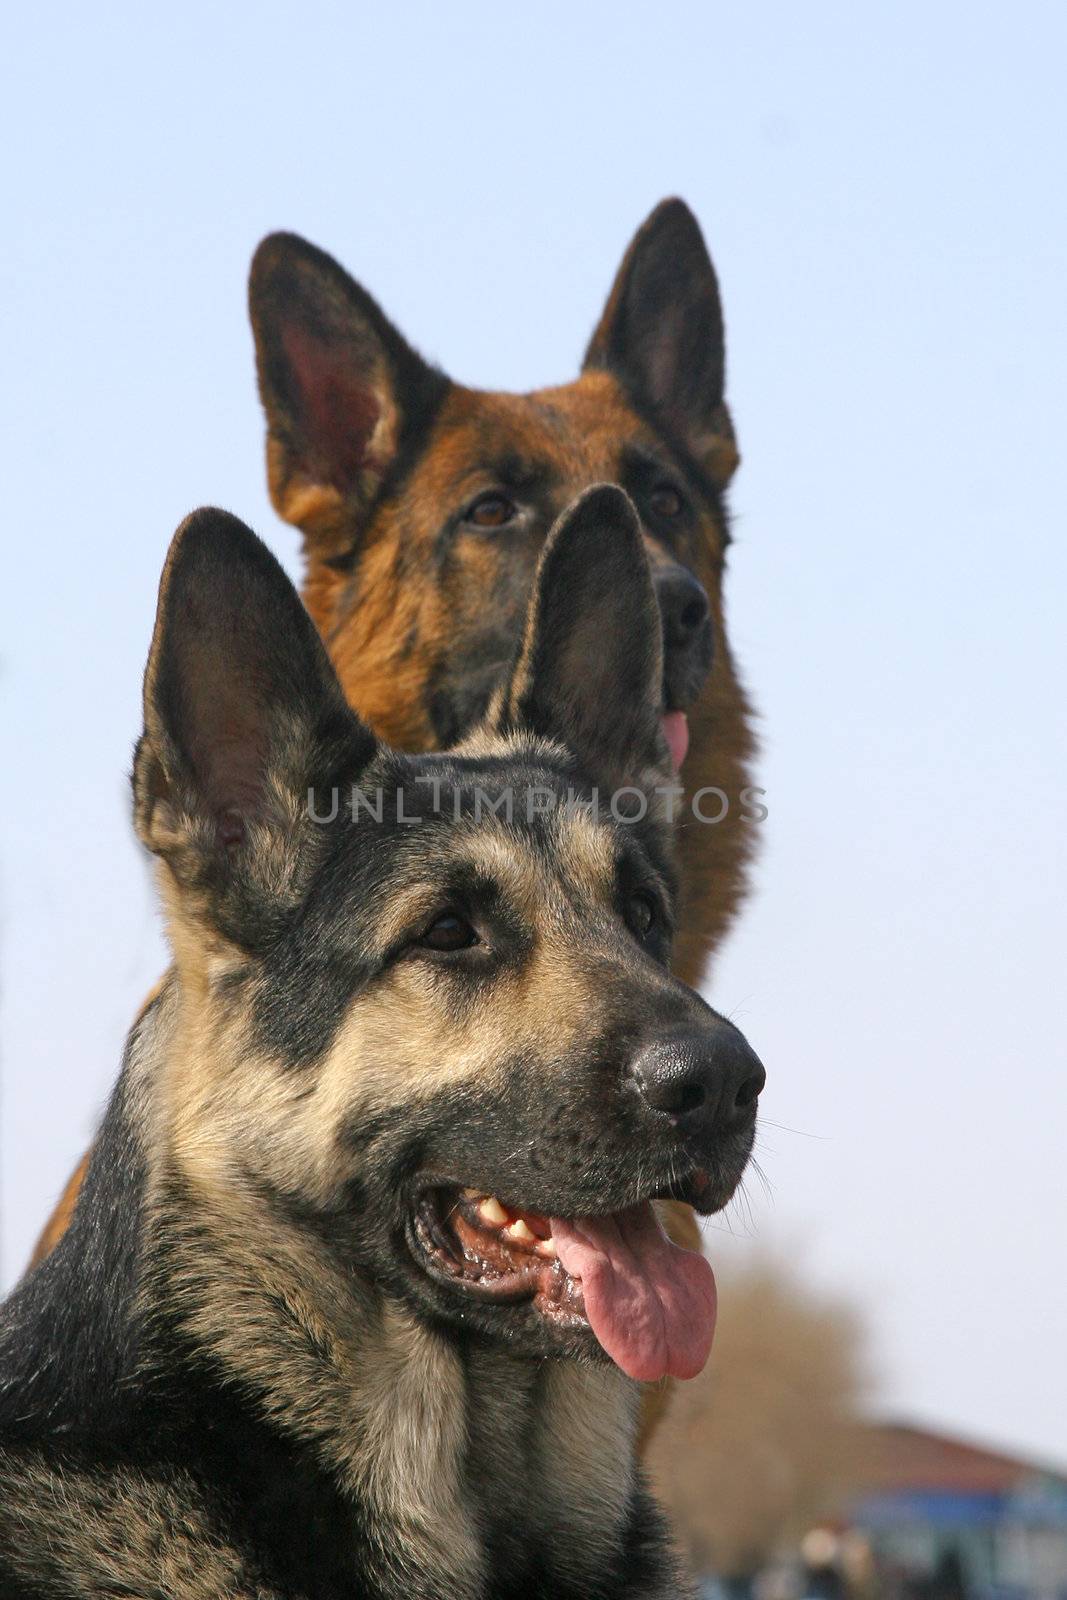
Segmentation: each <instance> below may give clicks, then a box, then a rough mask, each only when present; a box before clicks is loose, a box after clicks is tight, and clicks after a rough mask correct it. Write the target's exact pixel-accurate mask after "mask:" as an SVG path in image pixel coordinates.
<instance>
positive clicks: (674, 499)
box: [648, 483, 685, 517]
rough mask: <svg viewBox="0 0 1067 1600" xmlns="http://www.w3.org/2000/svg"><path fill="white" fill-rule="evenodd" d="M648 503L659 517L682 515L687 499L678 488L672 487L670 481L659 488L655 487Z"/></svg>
mask: <svg viewBox="0 0 1067 1600" xmlns="http://www.w3.org/2000/svg"><path fill="white" fill-rule="evenodd" d="M648 503H649V505H650V506H651V508H652V510H653V511H654V512H655V514H656V516H657V517H677V516H680V515H681V513H682V510H683V509H684V506H685V501H684V500H683V499H682V497H681V495H680V494H679V493H678V490H677V489H672V488H671V486H670V484H669V483H664V484H661V485H660V487H659V488H658V489H653V491H652V493H651V495H650V496H649V500H648Z"/></svg>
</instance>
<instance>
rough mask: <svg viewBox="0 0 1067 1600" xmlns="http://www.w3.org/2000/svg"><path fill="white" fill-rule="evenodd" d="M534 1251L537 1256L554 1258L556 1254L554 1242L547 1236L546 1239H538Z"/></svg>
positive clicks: (550, 1236)
mask: <svg viewBox="0 0 1067 1600" xmlns="http://www.w3.org/2000/svg"><path fill="white" fill-rule="evenodd" d="M534 1249H535V1250H536V1252H537V1254H538V1255H539V1256H554V1255H555V1253H556V1241H555V1239H553V1237H552V1235H551V1234H549V1236H548V1238H547V1239H538V1241H537V1243H536V1244H535V1245H534Z"/></svg>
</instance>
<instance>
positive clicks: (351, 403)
mask: <svg viewBox="0 0 1067 1600" xmlns="http://www.w3.org/2000/svg"><path fill="white" fill-rule="evenodd" d="M250 299H251V314H252V323H253V328H254V331H255V338H256V352H257V360H258V368H259V380H260V389H261V393H262V396H263V402H264V406H265V409H266V413H267V423H268V467H269V477H270V488H271V494H272V497H273V500H274V504H275V506H276V507H277V509H278V511H279V512H280V513H281V515H282V516H283V517H285V518H286V519H287V520H288V521H290V522H292V523H294V524H296V525H297V526H298V527H299V528H301V530H302V531H303V534H304V541H305V553H306V559H307V578H306V584H305V591H304V597H305V600H306V602H307V604H308V607H309V609H310V611H311V613H312V616H313V617H314V619H315V622H316V624H317V625H318V627H319V629H320V631H321V633H322V635H323V637H324V639H325V640H326V643H327V646H328V648H329V651H330V655H331V658H332V660H333V662H334V665H335V667H336V669H337V671H338V674H339V677H340V680H341V683H342V686H343V688H344V690H345V693H346V694H347V696H348V698H349V700H350V702H351V703H352V705H353V706H354V707H355V708H356V709H357V710H358V711H359V712H360V714H361V715H362V716H363V717H364V718H366V720H367V721H368V722H369V723H370V725H371V726H372V727H373V728H374V729H375V731H376V732H378V733H379V734H380V735H381V736H382V737H384V738H386V739H388V740H389V741H390V742H391V743H393V744H394V745H397V746H399V747H400V748H403V749H407V750H412V751H418V750H427V749H436V748H441V747H445V746H448V745H450V744H452V743H454V742H455V741H456V740H457V739H459V738H460V737H462V735H463V734H464V733H465V732H466V731H467V730H468V729H469V728H470V727H471V726H473V725H474V724H475V723H476V722H477V720H478V719H479V717H480V716H481V715H482V713H483V712H484V710H485V707H486V705H487V703H488V701H489V698H490V696H491V694H492V691H493V689H494V688H495V687H496V686H497V684H498V683H499V682H500V681H501V679H502V677H503V675H504V673H505V670H506V668H507V666H508V663H509V662H510V660H511V658H512V656H513V654H514V651H515V647H516V642H517V636H518V630H519V626H520V621H521V618H522V616H523V614H524V611H525V606H526V602H527V599H528V596H529V592H530V586H531V583H532V581H533V574H534V570H535V567H536V563H537V558H538V554H539V552H540V550H541V547H542V545H543V543H544V541H545V538H546V537H547V534H548V530H549V528H550V527H551V526H552V523H553V522H554V520H555V518H556V517H557V516H558V515H559V513H560V512H561V511H562V510H563V508H564V507H565V506H566V505H568V504H569V503H570V502H571V501H573V500H574V499H575V497H576V496H577V495H579V494H580V493H581V492H582V491H583V490H585V489H587V488H589V487H590V486H591V485H592V484H595V483H598V482H611V483H617V484H621V485H622V487H623V488H625V489H626V490H627V491H628V492H629V494H630V496H631V498H632V499H633V501H634V504H635V505H636V507H637V510H638V513H639V516H640V519H641V525H642V529H643V533H644V538H645V543H646V548H647V551H648V554H649V558H650V560H651V563H652V566H653V572H654V578H655V584H656V593H657V599H658V601H659V606H660V614H661V619H662V625H663V644H664V682H663V706H664V712H665V713H669V712H674V713H686V714H687V716H678V715H676V716H675V717H673V718H671V719H669V720H668V724H667V727H668V734H669V738H670V740H671V744H672V748H673V749H674V750H675V754H676V756H681V755H682V754H683V753H684V748H685V744H686V741H687V739H688V742H689V753H688V757H687V759H686V760H685V763H684V766H683V768H682V771H683V777H684V779H685V782H686V785H687V788H689V789H690V791H692V790H693V789H694V788H696V787H699V786H700V785H701V784H716V785H719V786H721V787H722V788H723V789H726V788H727V786H728V785H730V786H732V788H733V791H734V793H737V792H739V790H740V786H741V784H742V783H743V781H744V773H743V760H744V756H745V754H746V753H747V750H748V745H749V738H748V733H747V728H746V724H745V720H744V714H745V707H744V702H743V698H742V696H741V693H740V690H739V689H738V686H737V683H736V680H735V678H734V676H733V669H732V665H731V662H730V657H729V650H728V648H727V644H726V640H725V637H724V632H723V615H722V596H721V580H722V572H723V564H724V554H725V550H726V546H727V543H728V532H727V518H726V511H725V507H724V501H723V495H724V490H725V487H726V485H727V483H728V481H729V478H730V476H731V475H732V473H733V470H734V468H735V466H736V463H737V453H736V450H735V447H734V442H733V432H732V428H731V424H730V418H729V414H728V412H727V409H726V406H725V404H724V400H723V365H724V361H723V325H722V314H721V309H720V305H719V295H718V288H717V284H716V280H715V274H714V270H713V268H712V265H711V261H710V259H709V257H708V253H707V250H706V248H705V245H704V241H703V238H702V236H701V233H700V230H699V228H698V226H697V223H696V221H695V219H694V218H693V216H692V214H691V213H690V212H689V210H688V208H687V207H686V206H684V205H683V204H682V203H681V202H680V201H667V202H665V203H664V204H663V205H661V206H660V207H658V208H657V210H656V211H654V212H653V214H652V216H651V217H650V218H649V219H648V221H647V222H646V223H645V225H644V227H643V228H642V229H641V230H640V231H639V232H638V234H637V236H636V238H635V239H634V241H633V244H632V245H631V247H630V249H629V251H628V252H627V255H626V257H625V259H624V261H623V263H622V266H621V268H620V270H619V273H618V276H617V278H616V281H615V285H614V287H613V289H612V292H611V295H610V296H609V299H608V302H607V305H606V307H605V310H604V313H603V316H602V317H601V320H600V323H599V324H598V326H597V328H596V330H595V332H594V334H593V337H592V339H591V341H590V344H589V348H588V351H587V353H586V357H585V361H584V365H583V370H582V373H581V376H580V377H579V378H577V379H576V380H575V381H574V382H571V383H568V384H564V385H562V386H560V387H558V388H553V389H544V390H540V391H538V392H536V393H533V394H527V395H508V394H497V393H487V392H484V391H479V390H473V389H467V388H463V387H461V386H460V385H458V384H454V383H452V382H451V381H450V380H449V379H447V378H446V377H444V376H443V375H442V374H441V373H439V372H437V371H435V370H434V369H432V368H431V367H429V366H428V365H427V364H426V363H425V362H424V361H423V360H422V359H421V357H419V356H418V355H417V354H416V353H415V352H414V351H413V350H412V349H411V348H410V346H409V345H408V344H407V343H406V342H405V340H404V339H403V337H402V336H401V335H400V333H399V332H398V331H397V330H396V329H395V328H394V327H393V325H392V324H391V323H390V322H389V321H388V319H387V318H386V317H385V316H384V314H383V313H382V312H381V310H380V309H379V308H378V306H377V305H376V304H375V302H374V301H373V300H372V299H371V298H370V296H369V295H368V294H367V293H366V292H365V291H364V290H363V289H362V288H361V287H360V286H359V285H358V284H356V283H355V282H354V281H353V280H352V279H351V278H350V277H349V276H348V274H347V273H346V272H344V270H343V269H342V268H341V267H339V266H338V265H337V263H336V262H334V261H332V260H331V259H330V258H329V257H328V256H326V255H324V254H323V253H322V252H320V251H319V250H317V249H315V248H314V247H313V246H311V245H309V244H306V243H305V242H304V241H303V240H300V239H298V238H295V237H294V236H292V235H287V234H279V235H274V236H272V237H271V238H268V239H267V240H265V241H264V243H263V244H262V245H261V246H260V248H259V250H258V252H257V254H256V258H255V261H254V263H253V268H252V278H251V289H250ZM687 719H688V720H687ZM702 831H704V832H709V831H710V830H706V829H705V830H702ZM715 833H716V837H715V839H714V840H712V839H710V838H709V839H708V840H707V842H706V843H704V842H702V843H701V844H700V846H699V847H697V848H696V849H695V850H690V849H689V848H688V847H686V846H685V845H684V843H683V869H684V870H685V871H686V873H687V876H688V877H689V879H690V880H691V882H692V884H693V886H694V887H695V889H696V892H697V893H698V894H699V895H702V896H703V897H704V898H705V899H706V898H707V885H706V884H704V883H702V882H701V881H700V880H703V879H707V878H708V876H709V874H710V875H711V878H714V879H716V880H717V882H716V891H717V901H718V903H717V904H716V906H715V907H713V908H711V910H710V914H708V915H706V916H705V919H704V930H706V935H709V936H711V937H714V936H715V934H716V933H717V932H718V931H720V930H721V927H722V926H724V925H725V922H726V921H727V920H728V918H729V916H730V915H731V913H732V910H733V907H734V905H735V904H736V901H737V899H738V896H739V892H740V882H741V868H742V862H743V858H744V856H745V854H746V852H747V845H746V843H745V841H744V839H743V837H742V835H741V833H739V832H738V829H737V827H736V825H735V824H734V823H733V822H732V821H731V822H728V823H726V824H724V825H723V826H722V827H721V828H719V829H717V830H715ZM687 855H692V856H693V860H692V863H691V864H687V862H686V859H685V858H686V856H687ZM701 942H703V935H702V938H701ZM685 947H686V933H685V927H684V923H683V936H682V941H681V946H680V948H681V950H682V952H683V959H684V952H685Z"/></svg>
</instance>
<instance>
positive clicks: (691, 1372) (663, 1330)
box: [415, 1188, 716, 1382]
mask: <svg viewBox="0 0 1067 1600" xmlns="http://www.w3.org/2000/svg"><path fill="white" fill-rule="evenodd" d="M415 1233H416V1237H417V1240H418V1243H419V1246H420V1248H421V1250H422V1252H423V1254H424V1256H425V1258H426V1263H427V1265H428V1267H429V1269H430V1271H431V1272H432V1274H433V1276H434V1277H435V1278H437V1279H439V1280H447V1281H450V1282H452V1283H453V1284H455V1285H456V1286H457V1287H458V1288H460V1289H462V1290H464V1291H466V1292H467V1293H469V1294H472V1295H475V1296H476V1297H478V1298H480V1299H483V1300H495V1301H498V1302H515V1301H522V1300H526V1301H529V1302H531V1303H532V1305H533V1307H534V1309H535V1310H536V1311H537V1312H538V1313H539V1315H540V1316H542V1317H543V1318H544V1319H545V1321H546V1322H549V1323H553V1324H555V1325H556V1326H558V1327H560V1328H572V1329H573V1328H581V1327H583V1326H584V1327H588V1328H590V1329H591V1330H592V1332H593V1334H594V1335H595V1337H596V1338H597V1340H598V1341H599V1343H600V1345H601V1347H602V1348H603V1349H604V1351H605V1352H606V1353H607V1354H608V1355H609V1356H610V1357H611V1359H612V1360H613V1361H614V1362H615V1363H616V1365H617V1366H619V1367H621V1368H622V1370H623V1372H625V1373H627V1374H628V1376H629V1377H631V1378H638V1379H640V1380H642V1381H644V1382H655V1381H656V1380H658V1379H660V1378H663V1377H667V1376H670V1377H675V1378H693V1377H695V1376H696V1375H697V1373H698V1372H700V1371H701V1369H702V1368H703V1366H704V1364H705V1362H706V1361H707V1359H708V1355H709V1353H710V1350H711V1341H712V1336H713V1334H714V1332H715V1309H716V1294H715V1277H714V1274H713V1273H712V1270H711V1266H710V1264H709V1263H708V1262H707V1261H706V1260H705V1258H704V1257H703V1256H702V1255H700V1254H698V1253H697V1252H696V1251H694V1250H682V1249H680V1248H679V1247H678V1246H677V1245H676V1244H673V1243H672V1242H671V1240H670V1239H668V1237H667V1235H666V1233H665V1232H664V1230H663V1226H662V1224H661V1223H660V1220H659V1218H658V1216H657V1215H656V1212H655V1209H654V1207H653V1205H652V1202H651V1201H649V1200H646V1201H644V1202H642V1203H641V1204H639V1205H635V1206H630V1207H628V1208H627V1209H626V1210H625V1211H616V1212H613V1213H610V1214H609V1215H605V1216H596V1217H589V1216H587V1217H574V1218H569V1219H565V1218H561V1217H548V1216H543V1215H541V1214H540V1213H538V1212H534V1211H526V1210H521V1209H519V1208H517V1207H514V1206H508V1205H505V1204H504V1203H503V1202H501V1201H500V1200H498V1199H497V1198H496V1196H495V1195H486V1194H482V1193H479V1192H478V1191H477V1190H475V1189H460V1188H447V1189H430V1190H427V1191H426V1192H425V1193H424V1195H423V1196H422V1198H421V1200H420V1202H419V1205H418V1208H417V1210H416V1214H415Z"/></svg>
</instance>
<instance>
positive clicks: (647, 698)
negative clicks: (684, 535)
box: [489, 483, 670, 784]
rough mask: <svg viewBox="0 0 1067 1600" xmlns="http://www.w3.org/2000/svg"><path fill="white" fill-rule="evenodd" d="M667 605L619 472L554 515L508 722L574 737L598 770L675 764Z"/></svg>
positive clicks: (507, 706)
mask: <svg viewBox="0 0 1067 1600" xmlns="http://www.w3.org/2000/svg"><path fill="white" fill-rule="evenodd" d="M662 700H663V645H662V625H661V623H660V614H659V607H658V606H657V604H656V596H655V592H654V590H653V587H652V575H651V572H650V570H649V564H648V556H647V555H646V553H645V547H644V540H643V538H642V534H641V525H640V522H639V521H638V517H637V512H636V511H635V510H634V507H633V505H632V503H631V501H630V499H629V497H628V496H627V495H626V494H625V493H624V492H623V490H622V489H620V488H618V487H617V485H615V484H607V483H602V484H598V485H596V487H595V488H592V489H587V490H586V491H585V493H584V494H582V495H580V496H579V497H578V499H577V500H575V501H574V502H573V504H572V505H570V506H568V507H567V509H566V510H565V511H564V512H563V513H562V514H561V515H560V517H559V518H558V520H557V521H556V523H555V524H554V526H553V527H552V529H551V531H550V533H549V535H548V538H547V540H546V541H545V546H544V549H543V550H542V552H541V559H540V562H539V564H538V568H537V574H536V577H535V578H534V587H533V593H532V594H531V597H530V602H529V606H528V609H527V616H526V627H525V629H524V632H523V637H522V640H521V643H520V645H519V650H518V654H517V656H516V659H515V662H514V665H513V667H512V670H511V673H510V675H509V678H508V680H507V682H506V684H505V685H504V687H503V688H502V690H501V691H500V693H499V696H498V698H497V700H496V703H495V705H494V706H493V707H492V708H491V709H490V713H489V720H490V724H491V726H492V727H493V728H494V730H495V731H497V732H500V733H506V732H512V731H525V732H529V733H534V734H537V735H539V736H540V737H542V738H547V739H556V740H559V741H560V742H562V743H563V744H564V745H566V746H567V748H568V749H570V750H571V751H572V752H573V753H574V754H575V755H576V756H578V758H579V759H580V760H581V761H582V762H583V763H584V764H585V766H586V767H587V768H588V769H589V770H590V771H591V772H592V773H593V774H594V775H595V776H596V777H597V778H598V779H609V780H610V781H611V782H613V783H614V784H631V783H635V782H638V783H639V782H643V781H644V780H645V778H646V776H647V775H649V774H652V773H656V774H664V773H668V772H669V771H670V761H669V756H668V751H667V745H666V742H665V740H664V736H663V731H662V727H663V722H662Z"/></svg>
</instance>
